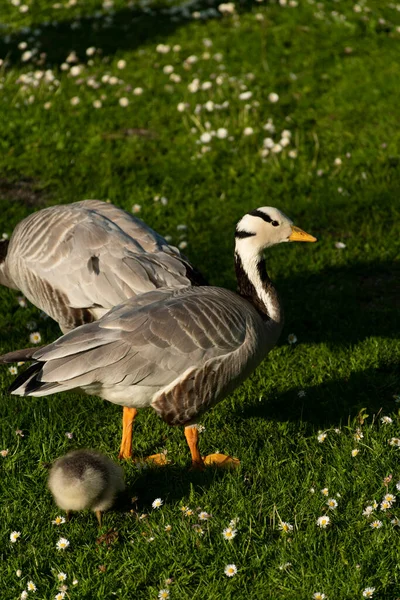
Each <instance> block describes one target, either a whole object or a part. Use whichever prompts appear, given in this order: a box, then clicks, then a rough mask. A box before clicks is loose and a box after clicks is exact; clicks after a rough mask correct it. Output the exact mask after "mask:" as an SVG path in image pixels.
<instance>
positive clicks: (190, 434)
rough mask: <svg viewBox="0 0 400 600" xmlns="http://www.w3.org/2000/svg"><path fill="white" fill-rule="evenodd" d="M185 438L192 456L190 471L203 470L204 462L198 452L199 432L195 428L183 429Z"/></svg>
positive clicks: (189, 426)
mask: <svg viewBox="0 0 400 600" xmlns="http://www.w3.org/2000/svg"><path fill="white" fill-rule="evenodd" d="M185 438H186V441H187V443H188V446H189V448H190V453H191V455H192V469H197V470H200V471H203V470H204V461H203V458H202V456H201V454H200V450H199V432H198V429H197V427H196V426H194V427H193V426H192V425H188V426H186V427H185Z"/></svg>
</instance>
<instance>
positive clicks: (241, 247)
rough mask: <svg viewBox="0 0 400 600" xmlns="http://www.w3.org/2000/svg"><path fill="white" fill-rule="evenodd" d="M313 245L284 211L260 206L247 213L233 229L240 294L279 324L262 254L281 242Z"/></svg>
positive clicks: (280, 315) (279, 314) (275, 296)
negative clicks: (266, 249) (234, 229)
mask: <svg viewBox="0 0 400 600" xmlns="http://www.w3.org/2000/svg"><path fill="white" fill-rule="evenodd" d="M296 241H297V242H316V241H317V240H316V238H315V237H313V236H312V235H310V234H308V233H306V232H305V231H303V230H302V229H299V228H298V227H296V226H295V225H293V222H292V221H291V220H290V219H289V218H288V217H287V216H286V215H285V214H283V212H281V211H280V210H278V209H277V208H274V207H273V206H263V207H261V208H257V209H255V210H252V211H251V212H249V213H247V214H246V215H245V216H244V217H243V218H242V219H240V221H239V223H238V224H237V226H236V233H235V242H236V245H235V267H236V276H237V279H238V286H239V293H240V294H241V295H242V296H244V297H246V298H247V299H248V300H250V302H252V303H253V304H254V305H255V306H256V307H257V309H258V310H259V311H260V312H262V313H264V314H266V315H267V316H268V317H269V318H270V319H271V320H272V321H275V322H277V323H282V321H283V313H282V310H281V307H280V303H279V298H278V294H277V292H276V290H275V288H274V286H273V285H272V283H271V281H270V279H269V277H268V274H267V271H266V269H265V264H264V260H263V258H262V253H263V250H265V248H269V247H270V246H273V245H275V244H280V243H281V242H296Z"/></svg>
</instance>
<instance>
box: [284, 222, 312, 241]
mask: <svg viewBox="0 0 400 600" xmlns="http://www.w3.org/2000/svg"><path fill="white" fill-rule="evenodd" d="M316 241H317V238H315V237H314V236H313V235H310V234H309V233H306V232H305V231H303V230H302V229H300V227H296V225H292V233H291V234H290V236H289V242H316Z"/></svg>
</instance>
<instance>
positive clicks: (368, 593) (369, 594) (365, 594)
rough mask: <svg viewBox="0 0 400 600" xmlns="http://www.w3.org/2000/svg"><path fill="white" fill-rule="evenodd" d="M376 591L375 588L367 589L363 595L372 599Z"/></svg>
mask: <svg viewBox="0 0 400 600" xmlns="http://www.w3.org/2000/svg"><path fill="white" fill-rule="evenodd" d="M374 591H375V588H374V587H367V588H365V590H364V591H363V593H362V595H363V596H364V598H372V596H373V595H374Z"/></svg>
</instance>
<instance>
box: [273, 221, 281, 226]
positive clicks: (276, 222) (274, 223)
mask: <svg viewBox="0 0 400 600" xmlns="http://www.w3.org/2000/svg"><path fill="white" fill-rule="evenodd" d="M271 225H273V226H274V227H278V225H279V223H278V221H271Z"/></svg>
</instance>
